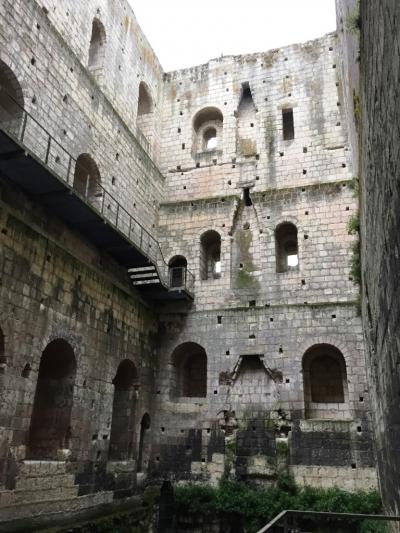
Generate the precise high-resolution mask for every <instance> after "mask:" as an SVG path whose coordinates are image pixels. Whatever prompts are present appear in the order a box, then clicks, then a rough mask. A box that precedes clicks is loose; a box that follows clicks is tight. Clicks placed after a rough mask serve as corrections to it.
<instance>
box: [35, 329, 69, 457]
mask: <svg viewBox="0 0 400 533" xmlns="http://www.w3.org/2000/svg"><path fill="white" fill-rule="evenodd" d="M75 374H76V360H75V355H74V352H73V350H72V348H71V346H70V345H69V344H68V343H67V342H66V341H64V340H62V339H57V340H54V341H52V342H51V343H50V344H49V345H48V346H47V347H46V349H45V350H44V352H43V354H42V357H41V359H40V365H39V375H38V380H37V385H36V392H35V399H34V402H33V411H32V419H31V427H30V434H29V453H28V455H29V457H30V458H33V459H47V460H56V459H57V452H58V450H60V449H68V448H70V446H71V437H72V431H71V410H72V403H73V392H74V383H75Z"/></svg>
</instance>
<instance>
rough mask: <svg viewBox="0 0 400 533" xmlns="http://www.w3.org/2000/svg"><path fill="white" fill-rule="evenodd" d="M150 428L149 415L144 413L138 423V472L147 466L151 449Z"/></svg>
mask: <svg viewBox="0 0 400 533" xmlns="http://www.w3.org/2000/svg"><path fill="white" fill-rule="evenodd" d="M150 426H151V419H150V415H149V414H148V413H145V414H144V415H143V418H142V420H141V422H140V437H139V454H138V462H137V471H138V472H143V470H144V467H145V466H147V465H148V462H149V458H150V449H151V442H150Z"/></svg>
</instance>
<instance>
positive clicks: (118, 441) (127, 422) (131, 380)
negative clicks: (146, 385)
mask: <svg viewBox="0 0 400 533" xmlns="http://www.w3.org/2000/svg"><path fill="white" fill-rule="evenodd" d="M136 382H137V371H136V367H135V365H134V364H133V363H132V361H130V360H129V359H125V360H124V361H122V362H121V363H120V365H119V366H118V370H117V374H116V376H115V378H114V381H113V385H114V399H113V408H112V419H111V433H110V451H109V458H110V459H111V460H114V461H126V460H128V459H131V458H132V457H133V443H134V428H135V403H136V401H135V400H136V398H135V387H134V385H135V383H136Z"/></svg>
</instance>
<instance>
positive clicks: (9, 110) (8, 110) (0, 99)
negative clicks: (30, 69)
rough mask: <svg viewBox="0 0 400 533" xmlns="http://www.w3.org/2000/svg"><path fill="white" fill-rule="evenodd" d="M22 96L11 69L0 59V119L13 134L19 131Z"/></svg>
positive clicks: (22, 103) (22, 104)
mask: <svg viewBox="0 0 400 533" xmlns="http://www.w3.org/2000/svg"><path fill="white" fill-rule="evenodd" d="M23 106H24V98H23V94H22V89H21V86H20V84H19V82H18V80H17V78H16V77H15V76H14V73H13V71H12V70H11V69H10V68H9V67H8V66H7V65H6V64H5V63H4V62H3V61H0V121H1V125H2V127H3V128H4V129H6V130H7V131H10V132H11V133H13V134H14V135H15V136H18V135H19V133H20V127H21V122H22V115H23V110H22V109H23Z"/></svg>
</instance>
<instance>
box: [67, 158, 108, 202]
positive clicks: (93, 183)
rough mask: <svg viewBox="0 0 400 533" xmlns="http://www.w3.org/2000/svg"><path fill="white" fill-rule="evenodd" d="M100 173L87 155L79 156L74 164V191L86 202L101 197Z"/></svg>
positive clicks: (94, 200)
mask: <svg viewBox="0 0 400 533" xmlns="http://www.w3.org/2000/svg"><path fill="white" fill-rule="evenodd" d="M100 183H101V178H100V172H99V169H98V167H97V165H96V163H95V162H94V161H93V159H92V158H91V157H90V155H89V154H81V155H80V156H79V157H78V159H77V160H76V163H75V174H74V189H76V190H77V191H78V193H79V194H81V195H82V196H83V197H84V198H85V199H86V200H87V201H88V202H90V203H93V202H96V199H97V198H99V197H101V196H102V188H101V185H100Z"/></svg>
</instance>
